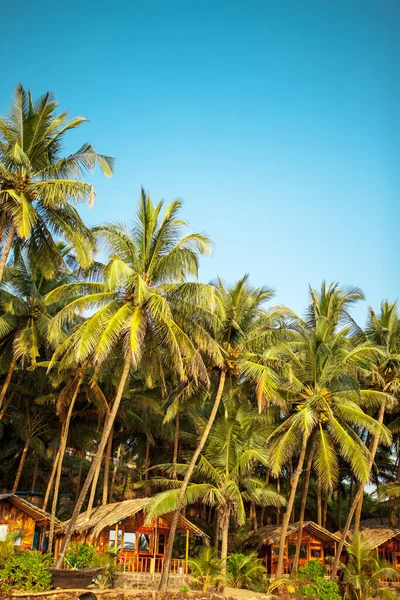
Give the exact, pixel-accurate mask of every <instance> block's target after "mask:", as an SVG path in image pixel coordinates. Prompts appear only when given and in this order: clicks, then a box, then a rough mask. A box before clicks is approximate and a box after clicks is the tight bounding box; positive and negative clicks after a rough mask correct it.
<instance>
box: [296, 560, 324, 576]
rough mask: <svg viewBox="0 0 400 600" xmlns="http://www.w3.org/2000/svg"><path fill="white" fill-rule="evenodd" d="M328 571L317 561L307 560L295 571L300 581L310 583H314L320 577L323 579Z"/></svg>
mask: <svg viewBox="0 0 400 600" xmlns="http://www.w3.org/2000/svg"><path fill="white" fill-rule="evenodd" d="M327 571H328V569H327V568H326V566H325V565H324V563H321V562H319V561H318V560H308V561H307V562H306V564H305V565H304V567H300V568H299V569H298V570H297V573H296V575H297V577H300V578H301V579H309V580H310V581H316V580H317V579H319V578H321V577H325V575H326V573H327Z"/></svg>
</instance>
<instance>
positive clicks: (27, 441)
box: [11, 437, 31, 494]
mask: <svg viewBox="0 0 400 600" xmlns="http://www.w3.org/2000/svg"><path fill="white" fill-rule="evenodd" d="M30 443H31V438H30V437H28V438H27V440H26V442H25V446H24V449H23V450H22V454H21V460H20V461H19V465H18V471H17V475H16V476H15V481H14V485H13V487H12V490H11V493H12V494H16V492H17V489H18V485H19V480H20V479H21V475H22V470H23V468H24V465H25V461H26V457H27V455H28V450H29V446H30Z"/></svg>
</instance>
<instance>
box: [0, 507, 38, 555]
mask: <svg viewBox="0 0 400 600" xmlns="http://www.w3.org/2000/svg"><path fill="white" fill-rule="evenodd" d="M0 525H8V533H11V532H12V531H15V530H18V529H20V530H21V531H22V532H23V536H22V541H21V547H26V548H32V545H33V538H34V535H35V521H34V519H32V517H30V516H29V515H27V514H26V513H24V512H23V511H22V510H20V509H19V508H17V507H16V506H14V505H13V504H11V502H8V500H2V501H1V502H0Z"/></svg>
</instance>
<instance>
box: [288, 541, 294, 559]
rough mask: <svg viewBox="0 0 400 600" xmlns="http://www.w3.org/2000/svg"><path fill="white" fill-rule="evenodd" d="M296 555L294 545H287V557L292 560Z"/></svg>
mask: <svg viewBox="0 0 400 600" xmlns="http://www.w3.org/2000/svg"><path fill="white" fill-rule="evenodd" d="M295 554H296V546H295V545H294V544H289V545H288V557H289V558H292V556H294V555H295Z"/></svg>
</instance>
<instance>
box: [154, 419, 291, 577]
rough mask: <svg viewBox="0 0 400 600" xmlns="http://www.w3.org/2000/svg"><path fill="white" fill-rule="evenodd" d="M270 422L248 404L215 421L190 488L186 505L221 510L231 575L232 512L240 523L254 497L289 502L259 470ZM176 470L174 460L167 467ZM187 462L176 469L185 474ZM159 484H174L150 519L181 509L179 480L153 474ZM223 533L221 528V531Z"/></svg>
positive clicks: (158, 498)
mask: <svg viewBox="0 0 400 600" xmlns="http://www.w3.org/2000/svg"><path fill="white" fill-rule="evenodd" d="M266 428H268V425H266V423H265V419H264V418H259V419H257V417H256V415H254V414H253V412H252V411H250V410H249V409H248V408H247V409H246V408H245V407H239V408H234V409H233V410H232V409H231V410H230V411H229V412H228V413H227V415H225V416H223V417H221V418H220V419H218V420H217V421H216V422H215V423H214V427H213V428H212V430H211V432H210V435H209V437H208V441H207V443H206V446H205V449H204V453H203V454H202V455H201V456H200V459H199V462H198V465H197V467H195V469H194V472H193V477H194V478H196V479H197V480H198V483H190V484H189V485H188V487H187V489H186V492H185V496H184V500H183V503H184V505H187V504H192V503H194V502H198V501H202V502H205V503H207V504H209V505H211V506H214V507H215V508H216V510H218V512H219V513H220V514H221V520H220V523H221V529H222V550H221V558H222V563H221V572H222V575H223V576H224V577H225V575H226V561H227V556H228V537H229V526H230V520H231V517H234V518H235V519H236V520H237V522H238V524H239V525H243V524H244V523H245V520H246V509H245V504H246V503H250V502H254V503H255V504H257V505H259V506H284V505H285V504H286V501H285V499H284V498H283V496H281V495H280V494H278V492H277V491H276V490H275V489H273V488H272V487H269V486H267V485H266V484H265V482H264V481H263V480H261V479H259V478H258V477H257V476H256V475H255V474H254V472H255V469H256V466H257V464H258V463H262V464H267V461H268V456H267V452H266V450H265V437H266V435H265V431H266ZM159 468H164V469H166V470H167V471H171V468H172V474H173V471H174V469H175V467H174V465H172V467H171V465H169V466H164V467H160V465H159ZM187 469H188V465H187V464H179V465H176V470H177V471H178V472H179V473H181V474H185V473H186V471H187ZM153 484H155V485H159V484H161V485H168V486H172V487H173V488H174V489H172V490H168V491H166V492H161V493H160V494H159V495H157V496H155V497H154V499H153V500H152V501H151V502H150V503H149V505H148V507H147V509H146V510H147V512H148V519H149V520H151V519H153V518H154V517H155V516H160V515H162V514H165V513H168V512H170V511H171V510H176V506H177V500H178V496H179V488H180V487H181V485H182V482H181V481H179V480H176V479H175V480H163V479H154V480H153ZM217 535H218V532H217Z"/></svg>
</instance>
